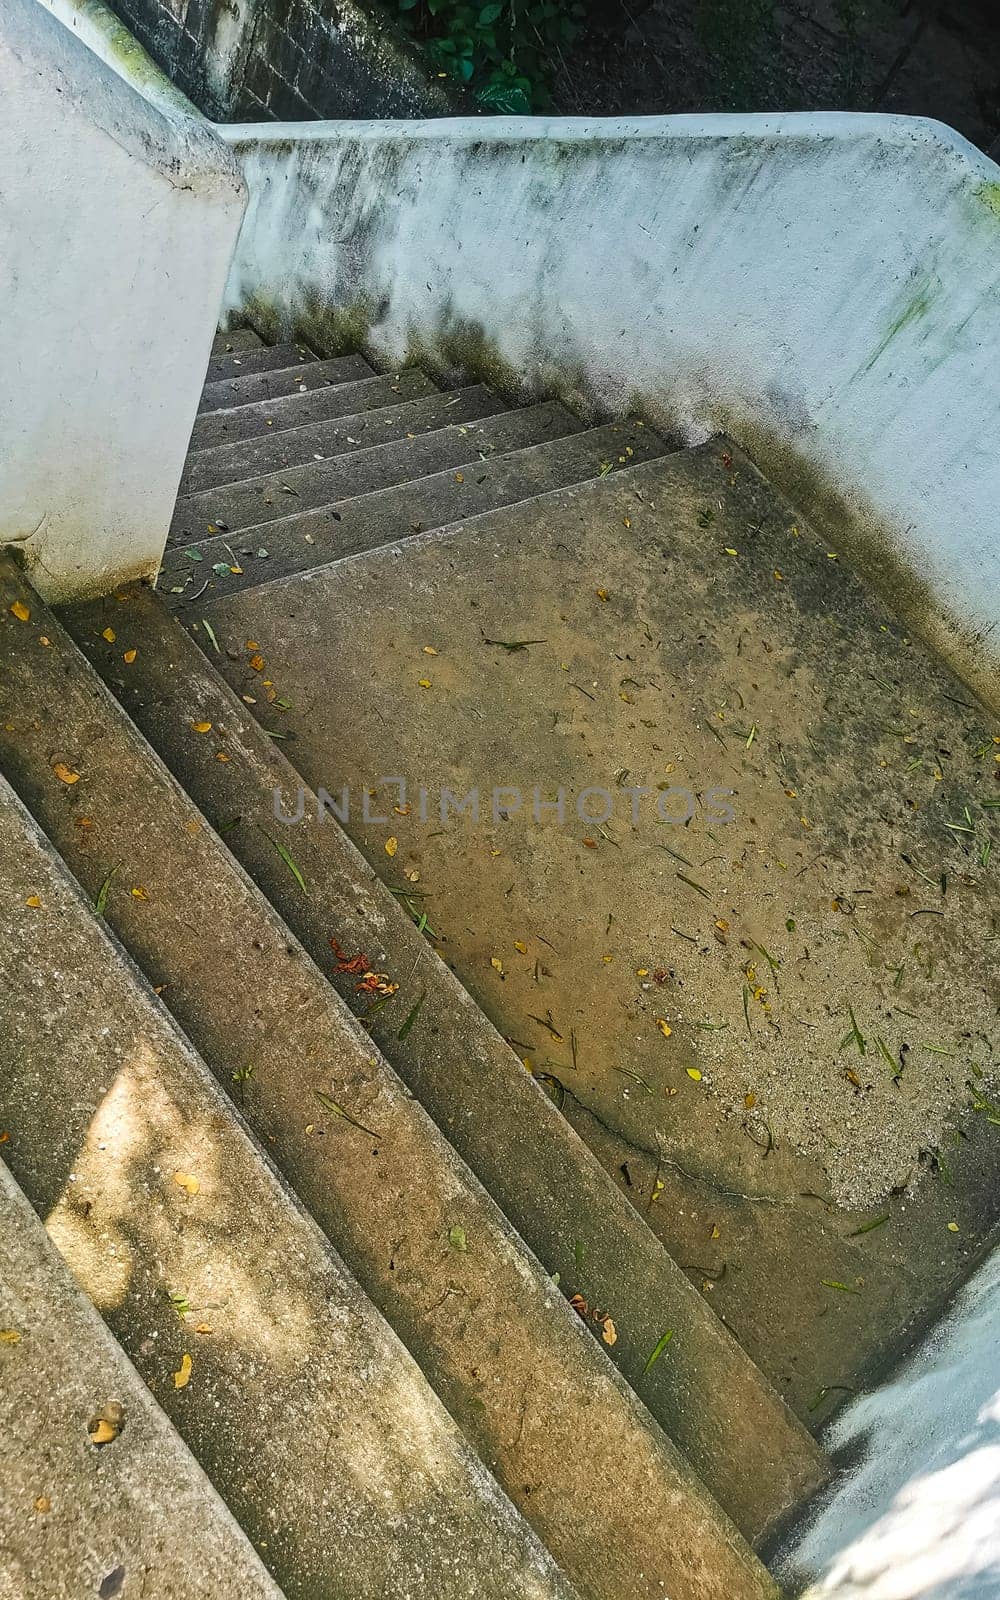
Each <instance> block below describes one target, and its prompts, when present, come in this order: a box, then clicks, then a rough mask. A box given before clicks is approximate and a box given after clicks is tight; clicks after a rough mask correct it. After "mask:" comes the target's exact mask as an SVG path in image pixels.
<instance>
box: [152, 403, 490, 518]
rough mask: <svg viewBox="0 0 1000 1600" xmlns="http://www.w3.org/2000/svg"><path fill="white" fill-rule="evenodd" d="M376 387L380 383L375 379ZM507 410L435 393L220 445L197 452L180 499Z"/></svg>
mask: <svg viewBox="0 0 1000 1600" xmlns="http://www.w3.org/2000/svg"><path fill="white" fill-rule="evenodd" d="M375 381H376V382H377V383H381V382H383V380H382V379H376V380H375ZM504 409H505V405H504V402H503V401H502V400H501V399H499V397H498V396H497V395H494V394H491V392H490V390H489V389H485V388H483V387H482V386H481V385H479V386H477V387H475V388H471V389H461V390H459V392H458V393H457V394H454V395H448V394H434V395H429V396H428V397H427V398H425V399H422V400H411V401H407V402H404V404H402V405H385V406H382V407H381V408H379V409H373V410H371V411H361V412H356V413H355V414H354V415H353V416H348V417H344V418H343V420H339V419H338V420H336V421H334V420H330V421H327V422H315V423H310V424H306V425H305V426H303V427H300V428H287V429H285V430H284V431H283V432H281V433H277V434H275V433H271V434H266V435H264V437H262V438H258V439H252V440H247V441H246V442H242V443H238V444H231V445H219V446H217V447H216V448H215V449H214V450H200V451H197V452H195V453H194V454H193V455H192V456H191V457H190V458H189V461H188V466H187V469H186V471H185V474H184V478H183V479H182V481H181V494H182V495H188V494H199V493H203V492H204V491H205V490H206V489H221V488H222V487H223V486H224V485H226V484H231V483H241V482H244V481H245V480H246V479H247V478H256V477H259V476H260V475H261V473H265V472H280V471H283V470H285V469H287V468H289V467H300V466H303V465H304V464H305V463H307V462H310V461H314V460H315V459H316V457H317V456H322V457H323V459H324V460H328V459H332V458H333V457H334V456H339V455H344V454H345V453H347V452H349V451H351V450H367V449H370V448H372V447H374V446H376V445H382V444H389V443H391V442H392V440H394V439H408V438H409V437H410V435H411V434H414V435H416V434H422V433H432V432H434V431H435V430H436V429H438V428H446V427H449V426H450V425H453V424H455V423H462V422H477V421H479V419H480V418H482V417H490V416H495V415H496V413H497V412H498V411H503V410H504Z"/></svg>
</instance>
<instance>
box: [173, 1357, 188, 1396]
mask: <svg viewBox="0 0 1000 1600" xmlns="http://www.w3.org/2000/svg"><path fill="white" fill-rule="evenodd" d="M190 1382H191V1357H190V1356H189V1355H188V1353H187V1351H186V1350H185V1352H184V1354H183V1355H182V1356H181V1364H180V1366H179V1367H178V1369H177V1371H176V1372H175V1373H174V1388H175V1389H186V1388H187V1386H188V1384H189V1383H190Z"/></svg>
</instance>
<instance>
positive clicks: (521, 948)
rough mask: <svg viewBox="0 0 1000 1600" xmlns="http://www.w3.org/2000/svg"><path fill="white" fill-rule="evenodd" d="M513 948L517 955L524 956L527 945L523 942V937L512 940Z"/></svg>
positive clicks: (526, 951)
mask: <svg viewBox="0 0 1000 1600" xmlns="http://www.w3.org/2000/svg"><path fill="white" fill-rule="evenodd" d="M514 949H515V950H516V951H517V952H518V954H519V955H522V956H526V955H527V954H528V946H527V945H526V944H525V942H524V940H523V939H515V940H514Z"/></svg>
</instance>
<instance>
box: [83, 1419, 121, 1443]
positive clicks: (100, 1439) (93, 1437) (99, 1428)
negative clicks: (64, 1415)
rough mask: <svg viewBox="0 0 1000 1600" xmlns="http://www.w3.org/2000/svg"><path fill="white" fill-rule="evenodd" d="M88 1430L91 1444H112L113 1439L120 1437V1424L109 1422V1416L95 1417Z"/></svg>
mask: <svg viewBox="0 0 1000 1600" xmlns="http://www.w3.org/2000/svg"><path fill="white" fill-rule="evenodd" d="M87 1432H88V1433H89V1435H90V1442H91V1444H110V1443H111V1441H112V1439H117V1437H118V1425H117V1423H114V1422H109V1421H108V1419H107V1417H95V1418H94V1420H93V1422H92V1423H91V1424H90V1427H89V1428H88V1430H87Z"/></svg>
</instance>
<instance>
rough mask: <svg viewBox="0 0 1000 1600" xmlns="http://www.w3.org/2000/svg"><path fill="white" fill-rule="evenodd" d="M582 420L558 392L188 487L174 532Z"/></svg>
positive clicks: (371, 483)
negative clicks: (343, 451)
mask: <svg viewBox="0 0 1000 1600" xmlns="http://www.w3.org/2000/svg"><path fill="white" fill-rule="evenodd" d="M583 427H584V425H583V423H582V422H580V421H579V419H578V418H576V417H574V416H573V415H572V414H571V413H570V412H569V411H567V410H566V407H565V406H563V405H560V404H559V402H558V401H556V400H549V401H545V402H543V403H542V404H541V405H536V406H524V407H519V408H518V409H517V410H515V411H501V412H499V413H498V414H496V415H494V416H488V417H485V418H481V419H480V420H478V421H476V422H466V423H461V422H455V423H448V424H446V426H444V427H442V428H438V429H437V430H436V431H435V432H433V433H425V434H422V435H421V436H420V437H419V438H415V439H396V440H394V441H392V442H391V443H388V444H378V445H375V446H373V447H371V448H369V449H359V450H354V451H352V452H351V453H350V454H349V455H343V456H339V457H335V458H334V459H333V460H331V461H308V462H306V463H305V464H304V465H303V466H299V467H289V468H283V469H282V470H281V471H279V472H271V473H266V474H264V475H262V476H260V477H256V478H251V479H249V480H247V481H246V482H245V483H237V484H228V485H226V486H225V487H223V488H220V489H206V490H205V491H204V492H203V493H201V494H193V495H188V496H187V497H186V498H184V499H183V500H180V501H178V503H177V508H176V510H175V512H174V517H173V521H172V523H171V525H170V538H171V539H173V540H175V541H177V542H183V543H189V542H190V541H191V540H198V539H202V538H205V537H206V535H207V534H209V533H210V532H214V531H216V530H217V529H218V528H219V527H220V526H221V527H223V528H226V529H228V530H229V532H230V533H237V532H239V530H240V529H241V528H260V527H261V526H262V524H264V523H269V522H277V521H279V520H280V519H281V518H283V517H288V516H289V515H295V516H296V517H298V516H301V515H302V514H303V513H304V512H306V511H311V510H315V509H316V508H317V507H321V506H331V505H339V504H340V503H341V502H342V501H345V500H352V499H354V498H355V497H356V496H358V495H364V494H374V493H376V492H377V491H378V490H379V489H387V488H389V487H391V486H392V485H393V484H398V483H411V482H412V481H413V480H414V479H416V478H425V477H428V476H430V475H431V474H433V473H435V472H444V471H446V470H447V469H448V468H451V469H455V468H462V467H463V466H464V465H465V464H466V463H468V462H470V461H477V460H478V459H484V458H485V457H487V456H490V455H495V454H501V455H502V454H504V453H506V452H507V451H509V450H521V449H524V448H526V447H527V446H529V445H535V444H544V443H546V442H547V441H548V440H550V439H561V438H567V437H569V436H570V435H571V434H574V433H582V432H583ZM647 431H648V430H647Z"/></svg>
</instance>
